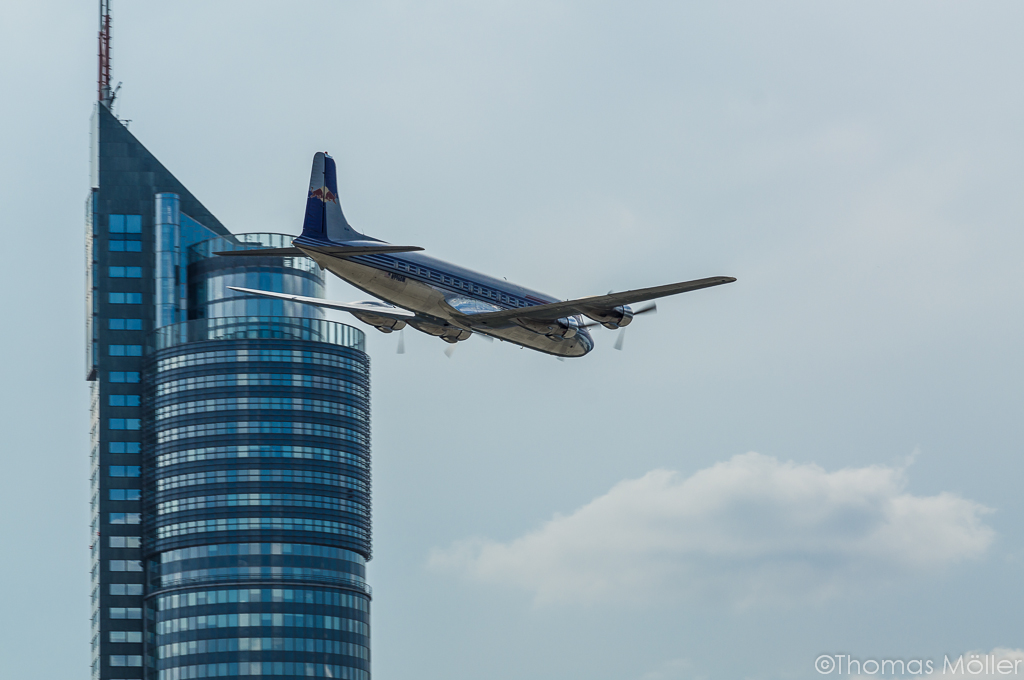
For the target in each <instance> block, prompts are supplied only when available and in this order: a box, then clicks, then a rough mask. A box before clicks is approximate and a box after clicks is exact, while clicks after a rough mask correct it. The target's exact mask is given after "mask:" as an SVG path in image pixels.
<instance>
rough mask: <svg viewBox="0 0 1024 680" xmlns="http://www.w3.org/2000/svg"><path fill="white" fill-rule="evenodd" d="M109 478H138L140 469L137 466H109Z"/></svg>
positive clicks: (140, 473)
mask: <svg viewBox="0 0 1024 680" xmlns="http://www.w3.org/2000/svg"><path fill="white" fill-rule="evenodd" d="M110 476H111V477H140V476H142V468H141V467H140V466H138V465H111V466H110Z"/></svg>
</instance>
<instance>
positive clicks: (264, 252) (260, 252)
mask: <svg viewBox="0 0 1024 680" xmlns="http://www.w3.org/2000/svg"><path fill="white" fill-rule="evenodd" d="M214 255H224V256H226V257H261V256H269V255H284V256H295V255H298V256H299V257H306V254H305V253H304V252H302V251H301V250H299V249H298V248H251V249H249V250H224V251H221V252H219V253H214Z"/></svg>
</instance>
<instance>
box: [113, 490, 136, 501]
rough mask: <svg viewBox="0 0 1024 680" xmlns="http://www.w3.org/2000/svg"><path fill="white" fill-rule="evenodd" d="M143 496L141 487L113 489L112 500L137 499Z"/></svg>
mask: <svg viewBox="0 0 1024 680" xmlns="http://www.w3.org/2000/svg"><path fill="white" fill-rule="evenodd" d="M141 498H142V491H141V490H140V489H111V490H110V500H112V501H137V500H139V499H141Z"/></svg>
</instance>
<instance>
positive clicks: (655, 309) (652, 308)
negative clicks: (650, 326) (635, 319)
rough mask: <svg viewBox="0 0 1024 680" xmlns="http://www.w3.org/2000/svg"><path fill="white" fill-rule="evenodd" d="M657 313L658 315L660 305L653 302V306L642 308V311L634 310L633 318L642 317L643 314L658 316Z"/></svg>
mask: <svg viewBox="0 0 1024 680" xmlns="http://www.w3.org/2000/svg"><path fill="white" fill-rule="evenodd" d="M657 313H658V303H657V302H652V303H651V304H649V305H647V306H646V307H641V308H640V309H635V310H633V316H640V315H641V314H657Z"/></svg>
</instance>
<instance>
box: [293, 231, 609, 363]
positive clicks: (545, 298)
mask: <svg viewBox="0 0 1024 680" xmlns="http://www.w3.org/2000/svg"><path fill="white" fill-rule="evenodd" d="M296 245H297V246H298V247H299V248H300V249H302V250H303V252H305V253H306V254H307V255H309V257H311V258H312V259H313V260H314V261H315V262H316V263H317V264H318V265H319V266H320V267H322V268H323V269H326V270H328V271H330V272H331V273H332V274H334V275H336V276H338V277H339V278H341V279H342V280H344V281H347V282H348V283H350V284H352V285H353V286H355V287H356V288H359V289H360V290H362V291H364V292H366V293H369V294H370V295H373V296H374V297H376V298H379V299H381V300H384V301H386V302H388V303H390V304H393V305H395V306H396V307H401V308H403V309H407V310H410V311H412V312H416V313H417V314H418V315H419V316H420V317H422V318H425V319H427V320H428V321H429V323H426V324H425V323H423V322H418V323H417V322H410V323H411V324H412V325H413V326H414V327H416V328H417V329H418V330H421V331H424V332H426V333H429V334H431V335H437V336H439V337H442V338H444V339H447V340H448V341H449V342H454V341H456V340H460V339H464V338H468V337H469V334H470V333H480V334H483V335H488V336H491V337H495V338H498V339H500V340H505V341H508V342H512V343H515V344H517V345H522V346H524V347H529V348H530V349H535V350H538V351H540V352H545V353H547V354H553V355H555V356H559V357H581V356H583V355H585V354H587V353H588V352H590V351H591V350H592V349H593V348H594V341H593V338H591V336H590V333H589V332H588V331H587V329H586V328H583V327H582V324H583V323H584V322H585V320H584V319H583V318H582V317H576V320H577V322H578V323H579V324H580V325H581V327H580V328H579V329H578V331H577V332H576V334H575V335H574V336H573V337H571V338H564V337H559V336H557V335H556V334H548V333H547V332H545V330H546V329H545V328H544V327H542V325H541V324H535V325H534V328H527V327H525V326H524V325H520V324H519V323H515V322H508V323H506V324H503V325H500V326H493V325H489V326H487V327H480V326H478V325H473V324H472V323H471V322H470V320H469V318H467V316H466V314H467V313H472V312H473V311H477V312H479V311H500V310H506V309H515V308H517V307H531V306H534V305H540V304H547V303H551V302H558V300H557V299H555V298H553V297H551V296H549V295H545V294H543V293H539V292H537V291H533V290H530V289H528V288H524V287H522V286H517V285H515V284H513V283H509V282H508V281H505V280H503V279H496V278H494V277H491V276H487V275H486V274H480V273H478V272H474V271H471V270H468V269H464V268H462V267H458V266H456V265H453V264H450V263H448V262H444V261H442V260H438V259H436V258H433V257H430V256H428V255H423V254H421V253H418V252H411V253H401V254H397V253H396V254H388V255H357V256H350V257H334V256H331V255H328V254H324V253H320V252H317V251H315V250H307V249H304V248H302V246H301V245H300V244H298V243H296ZM460 312H461V313H460ZM552 328H553V329H554V327H552ZM460 332H464V337H463V335H462V334H460Z"/></svg>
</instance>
